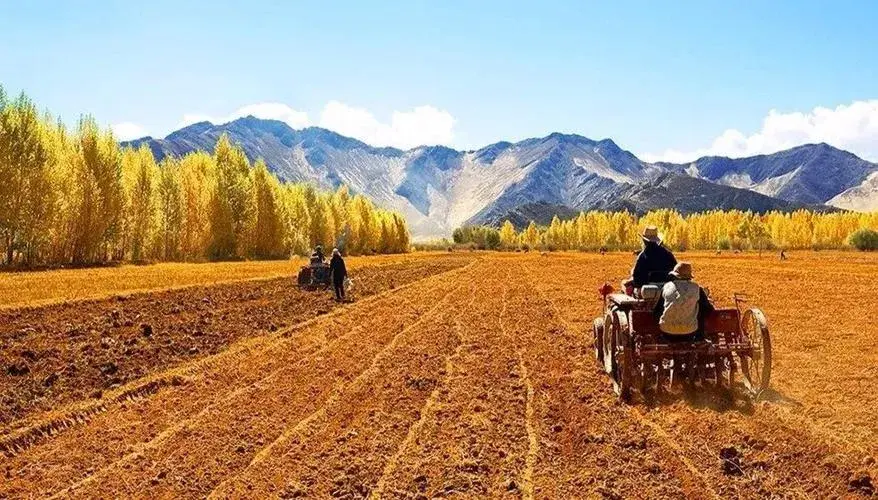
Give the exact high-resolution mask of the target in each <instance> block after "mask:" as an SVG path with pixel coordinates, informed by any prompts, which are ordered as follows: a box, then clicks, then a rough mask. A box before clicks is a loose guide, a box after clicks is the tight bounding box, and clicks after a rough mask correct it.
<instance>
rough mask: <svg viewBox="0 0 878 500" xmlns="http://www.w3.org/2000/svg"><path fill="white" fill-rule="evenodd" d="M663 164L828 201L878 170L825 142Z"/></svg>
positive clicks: (799, 198)
mask: <svg viewBox="0 0 878 500" xmlns="http://www.w3.org/2000/svg"><path fill="white" fill-rule="evenodd" d="M658 165H659V166H661V167H663V168H667V169H670V170H674V171H678V172H685V173H687V174H689V175H691V176H695V177H700V178H702V179H707V180H709V181H712V182H715V183H718V184H723V185H726V186H732V187H738V188H744V189H749V190H751V191H756V192H758V193H762V194H765V195H768V196H772V197H775V198H781V199H784V200H789V201H796V202H800V203H827V202H829V201H830V200H832V199H833V198H834V197H835V196H838V195H839V194H841V193H842V192H843V191H846V190H848V189H851V188H853V187H855V186H859V185H860V184H861V183H863V182H864V181H865V180H866V178H867V177H868V176H869V175H870V174H872V173H873V172H876V171H878V165H876V164H874V163H870V162H867V161H866V160H863V159H862V158H859V157H857V156H855V155H853V154H851V153H848V152H847V151H842V150H840V149H837V148H834V147H832V146H830V145H828V144H824V143H821V144H806V145H804V146H798V147H795V148H792V149H788V150H786V151H780V152H778V153H774V154H770V155H759V156H752V157H749V158H737V159H731V158H724V157H718V156H708V157H704V158H700V159H698V160H696V161H694V162H692V163H689V164H683V165H680V164H669V163H660V164H658Z"/></svg>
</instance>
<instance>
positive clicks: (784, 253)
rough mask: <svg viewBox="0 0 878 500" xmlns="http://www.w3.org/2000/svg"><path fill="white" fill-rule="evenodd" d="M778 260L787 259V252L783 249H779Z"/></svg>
mask: <svg viewBox="0 0 878 500" xmlns="http://www.w3.org/2000/svg"><path fill="white" fill-rule="evenodd" d="M780 260H787V253H786V252H784V250H783V249H781V250H780Z"/></svg>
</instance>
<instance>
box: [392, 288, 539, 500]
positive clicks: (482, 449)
mask: <svg viewBox="0 0 878 500" xmlns="http://www.w3.org/2000/svg"><path fill="white" fill-rule="evenodd" d="M476 284H477V299H476V300H475V301H473V303H472V307H471V308H470V309H468V310H467V311H462V312H461V317H460V318H459V320H460V321H461V324H462V325H463V328H462V329H461V335H462V341H463V343H464V347H463V349H462V350H461V352H460V356H459V357H458V358H457V360H456V361H455V363H454V367H455V369H454V372H453V373H451V374H450V375H449V376H448V377H447V379H446V381H445V383H444V384H443V386H442V387H441V388H440V390H439V392H438V394H437V399H436V403H435V405H433V407H432V408H431V411H430V413H429V414H428V415H426V416H425V418H424V422H423V425H422V426H421V427H420V428H419V429H418V433H417V435H416V436H415V437H414V439H412V440H411V443H410V445H409V446H408V447H407V448H406V449H405V450H404V452H403V453H402V454H401V455H400V456H399V458H398V460H397V462H398V463H397V464H396V465H395V466H394V469H393V470H392V471H390V474H389V475H388V477H386V480H385V485H386V486H385V489H384V491H383V492H382V493H384V496H386V497H435V496H451V495H463V496H477V497H492V498H496V497H518V496H520V495H521V488H522V484H521V479H520V477H521V471H522V470H523V469H524V468H525V466H526V459H525V456H526V454H527V443H528V442H527V431H526V425H525V417H526V409H525V406H526V401H525V400H526V396H525V394H526V389H525V387H524V384H523V382H522V374H521V373H520V371H519V365H518V362H517V358H516V353H515V349H514V344H515V342H514V340H513V339H511V338H510V337H509V336H508V334H507V332H506V330H505V329H504V328H503V325H502V324H501V322H500V320H501V316H503V314H504V312H503V311H504V307H503V303H504V302H505V301H507V297H508V295H509V294H510V293H514V292H515V291H514V290H512V289H510V287H508V286H507V285H508V278H507V279H505V280H504V279H501V278H500V277H497V276H488V277H479V278H478V279H477V281H476ZM500 290H502V291H501V292H500V293H496V292H494V291H500Z"/></svg>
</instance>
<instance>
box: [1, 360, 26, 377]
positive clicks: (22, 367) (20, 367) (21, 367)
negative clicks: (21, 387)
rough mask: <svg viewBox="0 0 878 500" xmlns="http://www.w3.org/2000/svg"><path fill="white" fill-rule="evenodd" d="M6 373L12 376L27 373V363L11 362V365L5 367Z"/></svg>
mask: <svg viewBox="0 0 878 500" xmlns="http://www.w3.org/2000/svg"><path fill="white" fill-rule="evenodd" d="M6 373H8V374H10V375H12V376H13V377H20V376H22V375H27V374H28V373H30V367H29V366H28V365H27V363H12V364H11V365H9V366H7V367H6Z"/></svg>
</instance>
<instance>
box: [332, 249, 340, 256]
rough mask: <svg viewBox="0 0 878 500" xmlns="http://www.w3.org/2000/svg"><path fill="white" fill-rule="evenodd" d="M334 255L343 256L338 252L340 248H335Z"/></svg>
mask: <svg viewBox="0 0 878 500" xmlns="http://www.w3.org/2000/svg"><path fill="white" fill-rule="evenodd" d="M332 255H341V252H339V251H338V248H333V249H332Z"/></svg>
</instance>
